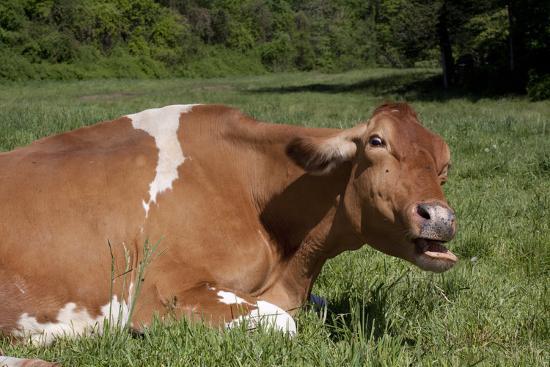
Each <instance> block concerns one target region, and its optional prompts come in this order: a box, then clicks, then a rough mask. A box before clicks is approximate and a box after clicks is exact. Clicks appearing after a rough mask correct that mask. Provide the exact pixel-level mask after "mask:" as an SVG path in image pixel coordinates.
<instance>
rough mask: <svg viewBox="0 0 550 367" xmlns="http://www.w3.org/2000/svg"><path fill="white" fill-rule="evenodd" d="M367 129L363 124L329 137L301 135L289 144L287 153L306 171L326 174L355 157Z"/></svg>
mask: <svg viewBox="0 0 550 367" xmlns="http://www.w3.org/2000/svg"><path fill="white" fill-rule="evenodd" d="M365 131H366V125H365V124H361V125H358V126H356V127H353V128H351V129H346V130H343V131H341V132H340V133H338V134H336V135H332V136H329V137H313V136H299V137H296V138H294V139H293V140H292V141H291V142H290V143H289V144H288V145H287V147H286V154H287V155H288V156H289V157H290V158H291V159H292V160H293V161H294V163H296V164H297V165H298V166H300V167H302V168H303V169H304V170H305V171H307V172H309V173H311V174H314V175H326V174H329V173H330V172H332V171H333V170H334V169H335V168H336V167H338V166H339V165H340V164H341V163H342V162H346V161H350V160H352V159H353V158H354V157H355V155H356V153H357V144H358V143H359V142H360V141H361V137H362V136H363V135H364V133H365Z"/></svg>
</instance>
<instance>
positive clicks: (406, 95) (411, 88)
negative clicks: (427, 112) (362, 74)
mask: <svg viewBox="0 0 550 367" xmlns="http://www.w3.org/2000/svg"><path fill="white" fill-rule="evenodd" d="M249 92H251V93H283V94H284V93H303V92H315V93H364V94H369V95H374V96H385V95H387V96H393V97H394V98H396V97H397V98H400V99H407V100H419V101H446V100H450V99H455V98H466V99H468V100H471V101H473V102H475V101H477V100H479V99H482V98H495V99H496V98H501V97H503V96H506V95H510V93H509V92H503V91H499V90H491V88H490V86H487V85H483V86H481V85H480V86H477V87H475V88H473V89H472V90H466V89H464V88H458V87H456V88H453V89H449V90H446V89H444V88H443V82H442V75H441V74H437V73H434V72H431V71H414V72H410V73H399V74H392V75H380V76H371V77H369V78H366V79H364V80H361V81H358V82H352V83H313V84H305V85H295V86H280V87H266V88H258V89H253V90H249Z"/></svg>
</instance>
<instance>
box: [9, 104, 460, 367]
mask: <svg viewBox="0 0 550 367" xmlns="http://www.w3.org/2000/svg"><path fill="white" fill-rule="evenodd" d="M449 159H450V155H449V149H448V147H447V145H446V144H445V142H444V141H443V139H441V138H440V137H439V136H437V135H435V134H433V133H431V132H430V131H428V130H427V129H426V128H424V127H423V126H422V125H421V124H420V122H419V121H418V119H417V117H416V114H415V112H414V111H413V110H412V109H411V108H410V107H409V106H408V105H406V104H386V105H383V106H381V107H379V108H378V109H377V110H376V111H375V112H374V114H373V116H372V118H371V119H370V120H369V121H368V122H367V123H361V124H359V125H357V126H355V127H353V128H350V129H345V130H339V129H320V128H304V127H297V126H288V125H277V124H270V123H265V122H258V121H255V120H254V119H252V118H250V117H248V116H246V115H243V114H242V113H241V112H239V111H238V110H235V109H232V108H229V107H225V106H219V105H174V106H167V107H163V108H157V109H150V110H146V111H143V112H140V113H136V114H132V115H127V116H124V117H121V118H119V119H117V120H114V121H109V122H103V123H99V124H97V125H94V126H91V127H84V128H81V129H77V130H74V131H71V132H67V133H63V134H60V135H57V136H52V137H48V138H44V139H41V140H38V141H36V142H34V143H33V144H31V145H29V146H26V147H23V148H19V149H16V150H14V151H11V152H7V153H1V154H0V203H1V204H0V207H1V211H0V331H1V332H2V333H3V334H5V335H8V336H11V337H13V338H15V339H20V340H24V341H32V342H39V343H48V342H51V341H52V340H53V339H54V338H56V337H58V336H63V335H81V334H86V333H90V332H92V331H94V330H96V331H98V330H101V327H98V325H100V324H101V323H102V322H103V321H104V320H106V319H110V320H111V323H117V324H129V325H130V326H131V327H133V328H136V329H140V328H142V327H144V326H146V325H147V324H148V323H149V322H150V321H151V319H152V318H153V316H154V315H158V316H160V317H162V316H166V315H172V316H175V317H188V318H191V319H203V320H206V321H207V322H208V323H210V324H212V325H220V326H224V325H225V326H232V325H235V324H237V323H239V322H240V321H242V320H244V319H247V320H249V322H250V323H252V325H255V324H257V322H258V319H263V320H265V321H266V323H267V324H269V325H271V326H273V327H276V328H279V329H281V330H285V331H287V332H289V333H294V332H295V330H296V326H295V323H294V320H293V319H292V314H293V313H294V312H295V310H296V309H298V308H299V307H300V306H301V305H302V304H303V303H304V302H305V301H306V299H307V298H308V296H309V293H310V291H311V287H312V285H313V282H314V281H315V278H316V277H317V275H318V274H319V272H320V270H321V267H322V266H323V264H324V263H325V261H326V260H327V259H329V258H331V257H334V256H336V255H338V254H339V253H341V252H343V251H345V250H354V249H358V248H360V247H361V246H362V245H363V244H365V243H368V244H369V245H370V246H372V247H374V248H376V249H378V250H380V251H382V252H384V253H386V254H389V255H392V256H397V257H400V258H402V259H405V260H407V261H410V262H411V263H413V264H416V265H417V266H419V267H420V268H422V269H425V270H430V271H435V272H441V271H445V270H447V269H449V268H451V267H452V266H453V264H454V263H455V262H456V261H457V258H456V256H455V255H454V254H453V253H452V252H450V251H449V250H447V249H446V248H445V247H444V246H443V245H442V243H444V242H446V241H449V240H451V239H452V238H453V236H454V234H455V218H454V214H453V210H452V209H451V208H450V207H449V205H448V204H447V202H446V200H445V197H444V194H443V191H442V189H441V185H442V184H443V183H444V182H445V181H446V180H447V169H448V167H449ZM147 241H149V242H150V243H158V246H157V248H156V250H155V253H154V254H153V260H152V261H151V262H150V263H149V264H148V266H147V268H146V269H145V276H144V277H143V279H137V278H136V277H137V275H136V274H137V269H138V268H139V264H140V262H142V261H143V257H144V243H146V242H147ZM111 265H113V266H114V275H115V276H112V272H111ZM127 267H130V269H129V272H127V273H126V274H124V275H120V274H122V273H125V269H126V268H127ZM137 282H141V286H140V287H139V288H141V290H140V293H139V296H138V297H137V298H135V297H134V296H135V292H134V291H135V289H137V288H138V287H137V286H136V285H137ZM132 302H135V308H134V309H133V312H132V313H131V312H130V307H129V305H130V304H131V303H132ZM130 314H131V316H130ZM6 361H8V362H5V363H7V364H10V363H11V365H14V366H15V365H17V363H19V362H17V360H15V359H12V362H10V361H9V360H7V359H6ZM21 363H22V362H21ZM1 364H2V357H0V365H1Z"/></svg>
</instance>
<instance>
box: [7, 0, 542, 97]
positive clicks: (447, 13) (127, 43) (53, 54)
mask: <svg viewBox="0 0 550 367" xmlns="http://www.w3.org/2000/svg"><path fill="white" fill-rule="evenodd" d="M549 18H550V2H548V1H546V2H541V1H539V0H488V1H476V0H461V1H450V0H435V1H427V0H367V1H359V0H331V1H325V0H304V1H294V0H242V1H236V0H135V1H134V0H93V1H89V0H0V51H1V52H2V54H3V55H2V56H0V57H1V58H2V59H3V60H5V61H6V62H5V63H2V64H0V77H1V78H3V79H12V80H22V79H71V78H97V77H132V78H135V77H168V76H171V77H177V76H192V75H200V76H212V77H214V76H220V75H238V74H251V73H260V74H261V73H265V72H267V71H291V70H321V71H330V72H338V71H343V70H350V69H354V68H361V67H365V66H392V67H399V68H402V67H411V66H414V65H423V66H433V65H435V64H437V63H439V62H440V61H442V60H444V61H445V62H444V66H445V67H444V68H443V71H444V74H445V80H448V84H449V86H451V87H452V86H453V85H454V86H457V87H460V88H467V89H470V90H478V91H485V92H494V91H498V92H501V91H513V92H525V90H526V86H527V83H528V81H529V72H532V73H535V74H536V75H539V76H541V77H542V76H544V75H549V74H550V66H549V65H550V63H549V62H547V60H549V59H550V45H549V44H548V42H549V41H548V40H549V39H550V27H548V19H549ZM440 55H441V56H440ZM14 56H16V57H14ZM443 56H445V57H443ZM228 58H230V59H228ZM245 58H248V59H249V60H247V61H244V59H245ZM15 60H17V62H16V61H15ZM243 61H244V63H245V64H246V65H249V66H250V65H254V67H253V68H252V69H247V68H245V67H240V64H241V63H242V62H243ZM122 62H129V64H128V72H127V73H126V74H125V73H124V68H120V67H119V66H120V64H121V63H122ZM206 63H208V65H204V64H206ZM111 66H112V67H113V68H114V69H113V70H109V68H110V67H111ZM233 66H234V67H235V68H233V69H232V68H231V67H233ZM210 72H211V74H210ZM538 85H539V86H540V87H543V86H544V85H545V84H538ZM530 88H531V89H532V85H531V87H530ZM537 94H538V95H541V94H540V93H537ZM543 94H545V93H543Z"/></svg>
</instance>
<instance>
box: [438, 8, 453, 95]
mask: <svg viewBox="0 0 550 367" xmlns="http://www.w3.org/2000/svg"><path fill="white" fill-rule="evenodd" d="M447 20H448V19H447V4H446V2H445V1H444V2H443V5H442V6H441V9H440V10H439V16H438V21H437V36H438V38H439V50H440V52H441V68H442V69H443V87H444V88H445V89H448V88H449V87H450V86H451V85H453V79H454V59H453V49H452V46H451V39H450V37H449V30H448V29H447Z"/></svg>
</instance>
